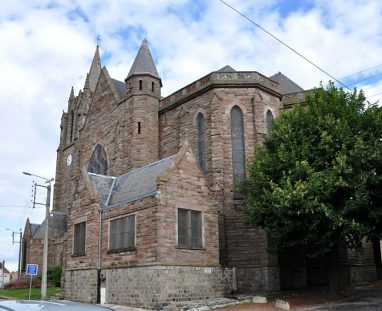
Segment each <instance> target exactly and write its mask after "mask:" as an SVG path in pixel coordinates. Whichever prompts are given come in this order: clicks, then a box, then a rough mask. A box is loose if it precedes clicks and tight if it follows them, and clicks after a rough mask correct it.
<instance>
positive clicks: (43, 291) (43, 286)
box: [23, 172, 54, 300]
mask: <svg viewBox="0 0 382 311" xmlns="http://www.w3.org/2000/svg"><path fill="white" fill-rule="evenodd" d="M23 174H24V175H28V176H35V177H38V178H41V179H44V180H45V184H47V185H46V186H45V185H39V184H36V186H38V187H43V188H46V202H45V204H43V203H36V202H35V203H34V204H39V205H45V232H44V252H43V257H42V279H41V300H46V298H47V290H46V288H47V283H48V282H47V281H48V280H47V275H48V236H49V213H50V194H51V187H52V186H51V183H52V181H53V180H54V179H53V178H51V179H49V178H45V177H41V176H38V175H35V174H32V173H27V172H23Z"/></svg>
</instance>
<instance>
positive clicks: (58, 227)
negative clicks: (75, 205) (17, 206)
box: [33, 214, 67, 239]
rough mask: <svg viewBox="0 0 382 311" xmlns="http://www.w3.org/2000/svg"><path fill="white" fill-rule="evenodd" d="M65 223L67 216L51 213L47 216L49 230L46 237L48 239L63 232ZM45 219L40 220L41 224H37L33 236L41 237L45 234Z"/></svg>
mask: <svg viewBox="0 0 382 311" xmlns="http://www.w3.org/2000/svg"><path fill="white" fill-rule="evenodd" d="M66 224H67V216H66V215H65V214H53V216H50V217H49V232H48V237H49V238H50V239H52V238H54V237H58V236H61V235H63V234H64V232H65V231H66ZM45 228H46V221H45V219H44V221H43V222H42V224H41V225H39V226H38V229H37V230H36V232H35V234H34V235H33V238H38V239H43V238H44V235H45V230H46V229H45Z"/></svg>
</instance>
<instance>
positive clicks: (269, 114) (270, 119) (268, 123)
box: [265, 110, 274, 134]
mask: <svg viewBox="0 0 382 311" xmlns="http://www.w3.org/2000/svg"><path fill="white" fill-rule="evenodd" d="M273 119H274V118H273V113H272V111H270V110H268V111H267V113H266V115H265V122H266V127H267V134H269V133H270V131H271V129H272V126H273Z"/></svg>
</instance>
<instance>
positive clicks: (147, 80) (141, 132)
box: [125, 39, 162, 168]
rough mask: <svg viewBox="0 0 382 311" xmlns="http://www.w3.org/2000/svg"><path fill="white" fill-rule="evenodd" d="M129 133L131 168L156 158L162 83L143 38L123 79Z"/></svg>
mask: <svg viewBox="0 0 382 311" xmlns="http://www.w3.org/2000/svg"><path fill="white" fill-rule="evenodd" d="M125 82H126V86H127V101H128V102H127V107H128V117H129V119H128V122H129V123H130V125H129V126H130V128H131V129H133V130H132V133H131V138H130V143H131V148H129V149H131V150H132V151H131V153H130V166H131V168H136V167H141V166H143V165H146V164H148V163H151V162H154V161H156V160H158V146H159V142H158V109H159V100H160V98H161V87H162V82H161V79H160V77H159V74H158V71H157V69H156V67H155V64H154V60H153V57H152V56H151V52H150V49H149V47H148V44H147V41H146V39H145V40H143V42H142V44H141V47H140V48H139V51H138V54H137V56H136V58H135V60H134V62H133V65H132V66H131V69H130V71H129V74H128V75H127V78H126V80H125Z"/></svg>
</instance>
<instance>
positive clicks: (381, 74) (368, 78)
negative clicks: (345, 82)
mask: <svg viewBox="0 0 382 311" xmlns="http://www.w3.org/2000/svg"><path fill="white" fill-rule="evenodd" d="M379 76H382V73H379V74H376V75H374V76H371V77H367V78H364V79H361V80H358V81H356V82H354V83H352V84H351V85H356V84H358V83H360V82H363V81H366V80H370V79H373V78H376V77H379Z"/></svg>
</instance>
